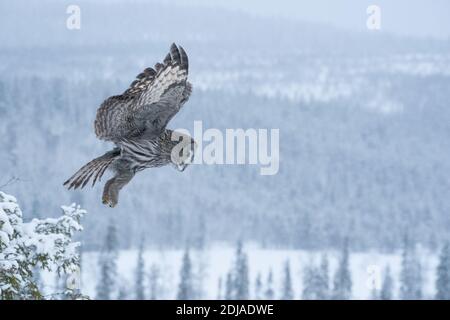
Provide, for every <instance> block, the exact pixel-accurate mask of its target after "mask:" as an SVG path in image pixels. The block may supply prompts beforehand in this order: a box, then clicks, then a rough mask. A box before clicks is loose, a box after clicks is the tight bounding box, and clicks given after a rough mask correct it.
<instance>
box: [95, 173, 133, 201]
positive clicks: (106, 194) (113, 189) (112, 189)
mask: <svg viewBox="0 0 450 320" xmlns="http://www.w3.org/2000/svg"><path fill="white" fill-rule="evenodd" d="M133 177H134V173H132V172H130V171H126V172H120V173H118V174H117V175H116V176H114V177H113V178H111V179H109V180H108V181H107V182H106V183H105V187H104V189H103V197H102V202H103V204H106V205H108V206H110V207H111V208H113V207H115V205H116V204H117V202H118V201H119V191H120V190H121V189H122V188H123V187H124V186H125V185H126V184H127V183H128V182H130V180H131V179H132V178H133Z"/></svg>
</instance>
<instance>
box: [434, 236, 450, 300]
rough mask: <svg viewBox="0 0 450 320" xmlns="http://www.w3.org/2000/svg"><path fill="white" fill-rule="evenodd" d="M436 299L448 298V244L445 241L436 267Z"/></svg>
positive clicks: (449, 287) (449, 264) (449, 296)
mask: <svg viewBox="0 0 450 320" xmlns="http://www.w3.org/2000/svg"><path fill="white" fill-rule="evenodd" d="M436 271H437V278H436V299H437V300H450V246H449V243H446V244H445V245H444V247H443V248H442V251H441V255H440V257H439V265H438V267H437V270H436Z"/></svg>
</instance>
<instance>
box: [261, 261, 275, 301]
mask: <svg viewBox="0 0 450 320" xmlns="http://www.w3.org/2000/svg"><path fill="white" fill-rule="evenodd" d="M264 295H265V298H266V299H267V300H273V299H274V297H275V293H274V290H273V272H272V269H270V270H269V273H268V275H267V283H266V291H265V292H264Z"/></svg>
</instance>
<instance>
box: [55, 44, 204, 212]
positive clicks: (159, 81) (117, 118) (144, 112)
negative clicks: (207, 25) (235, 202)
mask: <svg viewBox="0 0 450 320" xmlns="http://www.w3.org/2000/svg"><path fill="white" fill-rule="evenodd" d="M187 77H188V57H187V55H186V52H185V51H184V49H183V48H182V47H181V46H179V47H178V46H176V45H175V44H172V46H171V47H170V52H169V53H168V54H167V56H166V57H165V59H164V61H163V63H157V64H156V65H155V68H154V69H153V68H147V69H145V70H144V71H143V72H142V73H140V74H139V75H138V76H137V77H136V80H135V81H133V83H131V85H130V87H129V88H128V89H127V90H126V91H125V92H124V93H122V94H121V95H117V96H112V97H109V98H108V99H106V100H105V101H104V102H103V103H102V104H101V106H100V107H99V108H98V110H97V116H96V119H95V123H94V126H95V133H96V135H97V137H98V138H99V139H101V140H106V141H111V142H113V143H114V144H115V148H114V149H113V150H111V151H108V152H106V153H105V154H104V155H102V156H100V157H98V158H95V159H94V160H92V161H90V162H89V163H87V164H86V165H84V166H83V167H82V168H81V169H80V170H78V171H77V172H76V173H75V174H74V175H73V176H72V177H71V178H70V179H68V180H67V181H66V182H64V185H65V186H66V187H67V188H68V189H71V188H74V189H77V188H79V187H80V188H83V187H84V186H86V184H87V183H88V182H89V181H90V180H91V178H92V186H93V185H94V184H95V182H96V181H100V179H101V177H102V175H103V174H104V173H105V171H106V169H108V168H109V169H112V171H113V172H114V176H113V178H111V179H110V180H108V181H107V182H106V184H105V187H104V189H103V197H102V202H103V203H104V204H106V205H109V206H110V207H114V206H115V205H116V204H117V202H118V196H119V191H120V190H121V189H122V188H123V187H124V186H125V185H126V184H127V183H128V182H130V180H131V179H132V178H133V177H134V175H135V174H136V172H138V171H141V170H144V169H146V168H153V167H161V166H164V165H167V164H173V165H174V166H175V168H177V169H178V170H180V171H183V170H184V169H185V168H186V166H187V165H188V164H189V163H190V162H191V161H192V159H193V156H194V152H195V148H196V143H195V141H194V139H192V138H191V137H189V136H186V135H183V134H180V133H177V132H175V131H172V130H169V129H166V125H167V123H168V122H169V121H170V119H172V117H173V116H174V115H175V114H176V113H177V112H178V111H179V110H180V108H181V107H182V106H183V104H184V103H186V101H187V100H188V99H189V96H190V94H191V92H192V85H191V84H190V83H189V82H188V81H187Z"/></svg>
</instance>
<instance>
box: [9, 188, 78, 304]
mask: <svg viewBox="0 0 450 320" xmlns="http://www.w3.org/2000/svg"><path fill="white" fill-rule="evenodd" d="M61 208H62V210H63V215H62V216H61V217H59V218H47V219H33V220H31V221H30V222H26V223H25V222H23V216H22V211H21V210H20V207H19V205H18V203H17V200H16V198H14V197H13V196H10V195H7V194H5V193H3V192H0V299H2V300H3V299H43V298H46V297H44V296H43V295H42V293H41V292H40V291H39V288H38V286H37V285H36V279H35V277H34V276H33V270H34V269H35V268H40V269H46V270H49V271H55V272H58V273H59V274H62V273H66V274H75V273H78V272H79V261H80V256H79V253H78V250H77V248H78V246H79V243H78V242H73V241H72V237H73V235H74V233H75V232H77V231H81V230H82V229H83V228H82V226H81V224H80V220H81V218H82V217H83V215H84V214H86V211H85V210H82V209H80V207H79V206H76V205H75V204H72V205H71V206H62V207H61ZM72 289H73V288H72ZM72 289H70V290H72ZM70 296H71V297H72V298H77V297H81V295H79V296H77V295H76V294H75V293H72V294H71V295H70Z"/></svg>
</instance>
